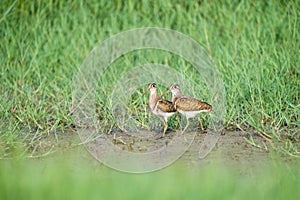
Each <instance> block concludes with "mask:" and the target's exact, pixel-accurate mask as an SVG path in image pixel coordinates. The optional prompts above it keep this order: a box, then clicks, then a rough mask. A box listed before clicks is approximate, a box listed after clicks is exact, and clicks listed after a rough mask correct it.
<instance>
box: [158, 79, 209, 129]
mask: <svg viewBox="0 0 300 200" xmlns="http://www.w3.org/2000/svg"><path fill="white" fill-rule="evenodd" d="M170 92H172V103H173V105H174V108H175V109H176V110H177V111H178V112H180V113H181V114H182V115H184V116H185V117H186V121H187V122H186V126H185V127H184V129H183V131H182V133H184V131H185V130H186V129H187V127H188V126H189V118H192V117H196V116H197V115H198V114H199V113H201V112H213V109H212V106H211V105H210V104H208V103H206V102H204V101H200V100H198V99H195V98H192V97H187V96H183V95H182V93H181V91H180V87H179V85H178V84H173V85H172V86H171V87H170V89H169V90H167V91H166V92H165V93H164V94H163V96H164V95H166V94H167V93H170ZM199 122H200V128H201V129H202V130H203V126H202V121H201V119H199Z"/></svg>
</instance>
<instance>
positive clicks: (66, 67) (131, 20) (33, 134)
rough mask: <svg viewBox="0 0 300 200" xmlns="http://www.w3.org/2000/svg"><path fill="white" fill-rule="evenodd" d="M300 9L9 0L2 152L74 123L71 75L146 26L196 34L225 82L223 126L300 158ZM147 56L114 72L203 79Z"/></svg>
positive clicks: (3, 27) (0, 61) (0, 58)
mask: <svg viewBox="0 0 300 200" xmlns="http://www.w3.org/2000/svg"><path fill="white" fill-rule="evenodd" d="M299 9H300V5H299V2H298V1H289V2H284V1H276V0H273V1H254V2H253V1H222V2H214V1H203V2H199V3H196V2H193V1H186V2H181V1H163V2H160V3H159V2H157V3H154V2H148V1H139V2H135V1H129V2H127V3H125V2H123V1H118V0H117V1H109V2H106V1H100V2H99V1H90V2H88V3H86V2H84V1H50V2H47V1H38V2H33V1H9V0H5V1H3V2H2V3H1V6H0V11H1V12H0V13H1V14H0V34H1V37H0V49H1V50H0V66H1V67H0V74H1V75H0V95H1V97H0V133H1V139H0V141H1V145H0V149H1V151H0V153H1V155H0V157H9V156H10V155H11V154H10V151H13V149H14V148H15V146H21V147H24V148H25V149H26V147H27V144H28V143H32V142H35V141H38V139H37V140H35V139H33V138H40V137H43V136H44V135H47V134H51V133H56V132H64V131H67V130H69V129H71V128H72V127H73V119H72V115H71V112H70V111H71V104H72V86H73V81H74V79H75V75H76V73H77V72H78V70H79V68H80V66H81V64H82V63H83V62H84V60H85V58H86V57H87V56H88V55H89V52H90V51H91V50H92V49H93V48H94V47H95V46H96V45H98V44H101V42H103V41H104V40H105V39H108V38H109V37H111V36H112V35H113V34H117V33H119V32H121V31H125V30H129V29H132V28H141V27H149V26H151V27H163V28H170V29H174V30H176V31H179V32H182V33H184V34H186V35H189V36H191V37H192V38H194V39H195V40H197V41H198V42H199V43H200V44H202V45H203V47H204V48H205V49H206V51H207V52H208V54H209V55H210V56H211V57H212V58H213V60H214V61H215V63H216V65H217V67H218V69H219V71H220V74H221V76H222V78H223V81H224V84H225V89H226V98H227V99H226V102H227V116H226V127H241V128H243V129H244V128H247V127H250V128H252V129H253V128H254V129H255V130H257V131H260V132H261V133H262V134H264V135H265V136H267V137H270V138H272V139H273V140H274V141H276V142H283V144H285V145H283V149H284V151H287V152H289V153H290V154H293V155H298V156H299V154H298V151H297V150H293V151H290V150H289V149H294V148H289V145H292V147H293V145H294V141H295V140H296V141H297V140H299V137H298V136H297V132H299V125H300V124H299V122H300V120H299V115H300V104H299V102H300V99H299V98H300V90H299V85H300V57H299V55H300V54H299V42H300V35H299V30H300V20H299V19H300V14H299ZM135 54H137V55H138V57H137V55H135ZM144 55H145V53H144V54H143V53H140V52H136V53H132V54H128V55H126V56H124V57H123V58H121V59H120V61H118V62H116V63H114V64H113V68H112V71H113V70H115V71H117V73H116V74H118V73H122V70H125V71H126V70H129V69H130V68H131V67H132V66H134V65H136V64H141V63H142V64H143V63H148V62H158V63H162V64H169V65H173V66H174V68H175V69H177V70H181V72H183V73H184V75H185V76H186V77H190V79H192V80H193V81H194V82H195V83H197V82H199V81H200V82H201V80H198V79H199V78H198V77H197V76H193V75H192V74H193V73H192V70H191V67H190V66H189V64H188V63H186V62H185V61H183V60H181V59H178V58H177V59H173V58H172V55H169V54H163V55H161V53H157V52H156V53H155V52H153V53H151V54H150V56H149V57H147V58H145V57H144ZM147 55H148V54H147ZM135 58H138V59H135ZM122 59H123V60H122ZM121 65H122V66H125V68H122V69H120V68H118V66H121ZM110 76H111V75H110ZM116 78H117V77H116V76H111V77H110V78H107V79H105V78H103V82H102V83H103V84H104V86H106V87H107V89H108V91H105V92H104V94H105V95H108V96H109V95H111V92H112V91H111V90H112V88H113V86H114V85H113V83H114V80H116ZM108 80H109V81H108ZM146 84H147V83H145V88H146ZM145 88H143V89H145ZM194 88H195V89H193V90H194V91H197V90H199V89H197V87H196V84H195V87H194ZM102 89H103V88H102ZM102 89H101V88H100V90H102ZM203 91H204V92H203V93H204V94H203V96H204V99H209V96H208V93H207V91H206V93H205V87H204V89H203ZM102 92H103V91H102ZM201 92H202V91H201ZM100 94H103V93H101V91H100ZM100 96H101V95H100ZM98 103H99V105H101V108H99V109H100V113H101V112H102V115H105V116H108V117H107V118H105V119H104V121H103V123H106V124H107V125H108V126H114V125H115V124H114V122H113V121H112V118H110V117H109V116H110V115H111V114H110V110H109V108H110V107H109V105H108V102H107V101H105V100H103V99H101V98H100V99H99V101H98ZM142 116H144V117H147V115H142ZM146 119H147V118H146ZM109 121H110V122H109ZM146 122H147V123H148V122H149V119H148V121H147V120H146Z"/></svg>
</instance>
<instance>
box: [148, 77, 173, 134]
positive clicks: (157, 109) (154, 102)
mask: <svg viewBox="0 0 300 200" xmlns="http://www.w3.org/2000/svg"><path fill="white" fill-rule="evenodd" d="M149 92H150V97H149V103H148V105H149V108H150V110H151V112H152V113H153V114H154V115H156V116H158V117H159V118H160V119H161V120H162V121H163V122H164V130H163V134H162V137H165V134H166V131H167V128H168V119H169V117H171V116H172V115H174V114H175V113H176V109H175V108H174V106H173V103H172V102H171V101H168V100H166V99H163V98H161V97H159V96H158V91H157V85H156V83H150V84H149V85H148V89H147V90H146V92H144V94H143V95H145V94H147V93H149Z"/></svg>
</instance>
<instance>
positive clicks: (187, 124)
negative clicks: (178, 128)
mask: <svg viewBox="0 0 300 200" xmlns="http://www.w3.org/2000/svg"><path fill="white" fill-rule="evenodd" d="M189 124H190V123H189V119H188V118H186V125H185V127H184V129H183V131H182V134H183V133H184V132H185V130H186V129H187V127H188V126H189Z"/></svg>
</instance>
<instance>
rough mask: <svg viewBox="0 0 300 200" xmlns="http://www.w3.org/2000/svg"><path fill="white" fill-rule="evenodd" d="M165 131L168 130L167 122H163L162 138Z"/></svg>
mask: <svg viewBox="0 0 300 200" xmlns="http://www.w3.org/2000/svg"><path fill="white" fill-rule="evenodd" d="M167 129H168V122H165V121H164V132H163V134H162V137H165V134H166V131H167Z"/></svg>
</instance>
